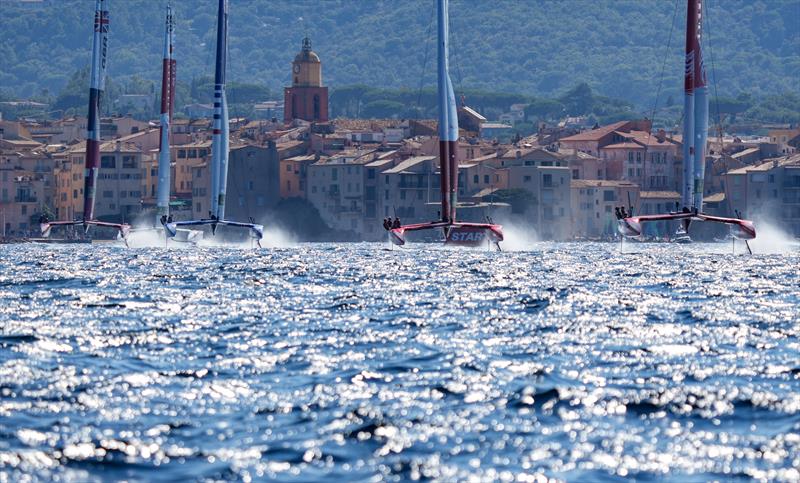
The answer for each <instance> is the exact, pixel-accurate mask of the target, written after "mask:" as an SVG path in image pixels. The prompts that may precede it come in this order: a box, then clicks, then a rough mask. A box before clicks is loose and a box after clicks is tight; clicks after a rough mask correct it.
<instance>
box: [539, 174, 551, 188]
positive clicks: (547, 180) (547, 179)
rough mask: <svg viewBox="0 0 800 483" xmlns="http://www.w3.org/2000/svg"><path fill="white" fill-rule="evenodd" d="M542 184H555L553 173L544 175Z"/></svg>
mask: <svg viewBox="0 0 800 483" xmlns="http://www.w3.org/2000/svg"><path fill="white" fill-rule="evenodd" d="M542 184H543V185H545V186H553V175H552V174H544V175H542Z"/></svg>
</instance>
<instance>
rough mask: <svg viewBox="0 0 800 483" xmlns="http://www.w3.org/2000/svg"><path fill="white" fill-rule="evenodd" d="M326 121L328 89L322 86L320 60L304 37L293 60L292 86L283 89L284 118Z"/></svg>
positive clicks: (288, 119)
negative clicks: (301, 46)
mask: <svg viewBox="0 0 800 483" xmlns="http://www.w3.org/2000/svg"><path fill="white" fill-rule="evenodd" d="M294 119H303V120H305V121H308V122H328V88H327V87H324V86H323V85H322V62H320V60H319V56H318V55H317V54H316V53H315V52H314V51H313V50H311V40H310V39H309V38H308V37H306V38H304V39H303V48H302V50H301V51H300V53H298V54H297V55H296V56H295V58H294V61H293V62H292V86H291V87H287V88H285V89H284V91H283V120H284V122H286V123H287V124H288V123H291V122H292V121H293V120H294Z"/></svg>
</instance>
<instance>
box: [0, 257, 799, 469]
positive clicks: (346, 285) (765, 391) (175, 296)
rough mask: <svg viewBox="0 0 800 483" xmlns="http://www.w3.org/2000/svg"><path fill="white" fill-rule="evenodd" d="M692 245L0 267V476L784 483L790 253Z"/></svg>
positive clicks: (3, 262) (790, 429)
mask: <svg viewBox="0 0 800 483" xmlns="http://www.w3.org/2000/svg"><path fill="white" fill-rule="evenodd" d="M697 247H700V248H701V249H700V250H699V253H697V252H688V251H686V250H685V247H682V246H674V245H652V244H635V245H628V246H626V247H625V250H626V252H625V253H624V254H621V253H620V252H619V247H618V246H617V245H613V244H551V243H534V244H533V247H532V249H531V250H530V251H519V252H513V253H494V252H486V251H480V250H469V251H461V250H452V249H442V248H441V247H435V246H430V245H416V246H412V247H410V248H409V249H404V250H393V251H388V250H386V245H384V244H340V245H337V244H300V245H298V246H296V247H294V248H278V249H263V250H240V249H220V248H199V249H189V250H186V249H160V248H149V249H124V248H119V247H96V246H93V247H86V246H83V247H75V246H72V247H58V246H39V245H15V246H11V245H6V246H0V269H1V270H0V298H2V304H0V327H2V328H1V329H0V348H1V349H2V350H1V351H0V395H2V398H1V399H0V476H4V477H8V478H10V479H12V480H18V479H20V478H23V477H25V476H34V477H37V478H40V479H53V478H59V479H63V480H74V481H86V480H100V479H120V478H124V479H132V480H143V481H149V480H152V479H156V478H158V479H168V480H175V479H183V480H185V479H201V480H205V479H244V480H248V479H253V480H268V479H281V480H293V481H308V480H316V479H323V478H329V479H334V478H338V479H345V480H353V479H368V478H373V477H377V478H382V479H386V480H407V479H419V478H435V479H440V480H464V479H469V478H477V479H480V480H503V481H536V478H544V477H549V478H556V479H566V480H578V481H580V480H597V479H608V478H614V477H623V476H625V477H636V478H641V479H644V478H651V479H654V478H659V479H662V478H666V479H672V480H674V481H686V480H687V479H694V480H707V479H727V478H757V479H772V480H783V481H796V480H797V479H798V477H800V475H798V474H797V473H796V468H797V467H800V365H799V364H798V358H797V351H798V348H800V340H798V339H799V337H800V325H798V319H800V276H798V273H797V267H798V266H800V255H798V254H797V253H791V252H790V253H784V254H781V255H754V256H752V257H749V256H744V255H741V254H739V255H731V254H730V245H706V246H703V245H697ZM693 248H694V247H693ZM156 472H157V473H156Z"/></svg>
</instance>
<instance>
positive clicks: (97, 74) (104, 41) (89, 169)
mask: <svg viewBox="0 0 800 483" xmlns="http://www.w3.org/2000/svg"><path fill="white" fill-rule="evenodd" d="M106 5H107V0H96V1H95V12H94V35H93V37H92V78H91V87H90V88H89V115H88V125H87V133H86V172H85V177H84V185H83V221H84V222H85V221H90V220H93V219H94V199H95V194H96V193H95V192H96V189H97V174H98V171H99V170H100V97H101V95H102V93H103V90H104V89H105V83H106V55H107V53H108V22H109V19H108V10H107V9H106V8H107V7H106ZM88 228H89V226H88V225H86V226H85V229H87V230H88Z"/></svg>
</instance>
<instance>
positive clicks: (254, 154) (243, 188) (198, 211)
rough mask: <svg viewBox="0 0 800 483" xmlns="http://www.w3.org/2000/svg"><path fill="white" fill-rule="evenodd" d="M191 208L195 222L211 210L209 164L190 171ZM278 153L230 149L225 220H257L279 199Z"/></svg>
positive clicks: (243, 147)
mask: <svg viewBox="0 0 800 483" xmlns="http://www.w3.org/2000/svg"><path fill="white" fill-rule="evenodd" d="M191 172H192V207H193V213H194V217H195V218H206V217H207V216H208V214H209V212H210V210H211V171H210V169H209V162H203V163H201V164H199V165H195V166H192V167H191ZM279 183H280V177H279V163H278V150H277V147H276V145H275V143H274V142H269V143H268V144H267V146H253V145H249V144H243V145H238V146H231V148H230V156H229V158H228V185H227V193H226V202H225V218H226V219H228V220H234V221H246V220H248V219H250V218H254V219H256V220H261V218H262V217H263V216H264V214H265V213H266V212H267V211H268V210H269V209H270V208H273V207H274V206H275V205H276V204H277V203H278V200H279V199H280V184H279Z"/></svg>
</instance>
